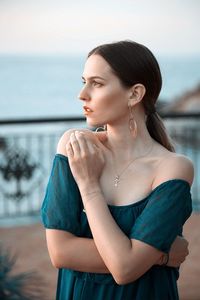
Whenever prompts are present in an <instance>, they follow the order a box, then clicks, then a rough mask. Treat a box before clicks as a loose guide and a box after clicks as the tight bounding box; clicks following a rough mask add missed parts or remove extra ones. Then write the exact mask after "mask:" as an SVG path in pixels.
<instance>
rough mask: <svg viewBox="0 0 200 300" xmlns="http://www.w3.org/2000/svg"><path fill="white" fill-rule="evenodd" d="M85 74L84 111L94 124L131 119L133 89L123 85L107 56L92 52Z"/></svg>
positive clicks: (81, 97)
mask: <svg viewBox="0 0 200 300" xmlns="http://www.w3.org/2000/svg"><path fill="white" fill-rule="evenodd" d="M82 78H83V84H84V86H83V88H82V90H81V91H80V94H79V99H80V100H82V101H83V109H84V115H85V116H86V118H87V123H88V124H89V125H90V126H94V127H95V126H98V125H103V124H113V123H116V122H117V123H119V122H121V121H122V120H124V119H125V118H126V119H127V115H128V113H129V110H128V99H129V97H130V89H128V88H125V87H123V86H122V84H121V82H120V80H119V79H118V77H117V76H116V75H115V74H114V73H113V72H112V69H111V67H110V65H109V64H108V63H107V62H106V61H105V59H104V58H103V57H101V56H100V55H97V54H93V55H91V56H90V57H89V58H88V59H87V61H86V63H85V68H84V72H83V76H82Z"/></svg>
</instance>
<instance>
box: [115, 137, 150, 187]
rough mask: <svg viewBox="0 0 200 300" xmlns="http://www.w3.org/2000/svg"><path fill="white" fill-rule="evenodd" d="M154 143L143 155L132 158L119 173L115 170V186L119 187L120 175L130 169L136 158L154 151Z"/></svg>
mask: <svg viewBox="0 0 200 300" xmlns="http://www.w3.org/2000/svg"><path fill="white" fill-rule="evenodd" d="M153 145H154V143H153V142H152V146H151V148H150V150H149V151H147V153H145V154H144V155H142V156H139V157H136V158H134V159H132V160H131V161H130V162H129V163H128V165H127V166H126V167H125V168H124V169H123V170H122V171H121V172H120V173H118V172H116V171H115V173H116V175H115V179H114V186H115V187H118V185H119V184H120V177H121V176H122V175H123V174H124V172H125V171H126V170H127V169H128V167H129V166H130V165H131V164H132V163H133V162H134V161H135V160H137V159H139V158H142V157H145V156H147V155H148V154H149V153H150V152H151V151H152V149H153Z"/></svg>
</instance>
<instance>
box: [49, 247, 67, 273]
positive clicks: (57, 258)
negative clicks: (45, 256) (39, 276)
mask: <svg viewBox="0 0 200 300" xmlns="http://www.w3.org/2000/svg"><path fill="white" fill-rule="evenodd" d="M49 256H50V260H51V263H52V265H53V267H54V268H56V269H61V268H63V259H62V253H61V251H59V250H55V249H54V250H53V251H50V250H49ZM65 264H66V257H65Z"/></svg>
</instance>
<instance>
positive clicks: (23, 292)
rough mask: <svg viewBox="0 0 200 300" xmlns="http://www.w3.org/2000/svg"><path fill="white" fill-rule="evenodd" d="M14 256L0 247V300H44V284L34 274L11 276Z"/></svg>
mask: <svg viewBox="0 0 200 300" xmlns="http://www.w3.org/2000/svg"><path fill="white" fill-rule="evenodd" d="M15 263H16V255H11V254H10V252H9V251H5V250H4V249H3V247H2V245H0V299H1V300H45V296H44V284H43V282H42V280H41V278H40V277H39V276H38V275H37V274H36V273H35V272H24V273H20V274H12V273H13V270H14V266H15Z"/></svg>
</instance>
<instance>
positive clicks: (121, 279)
mask: <svg viewBox="0 0 200 300" xmlns="http://www.w3.org/2000/svg"><path fill="white" fill-rule="evenodd" d="M111 274H112V276H113V278H114V280H115V282H116V283H117V284H118V285H125V284H128V283H130V282H133V281H135V280H136V279H137V278H135V276H134V272H133V270H132V268H131V270H130V266H118V267H117V268H115V269H114V270H113V272H111Z"/></svg>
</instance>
